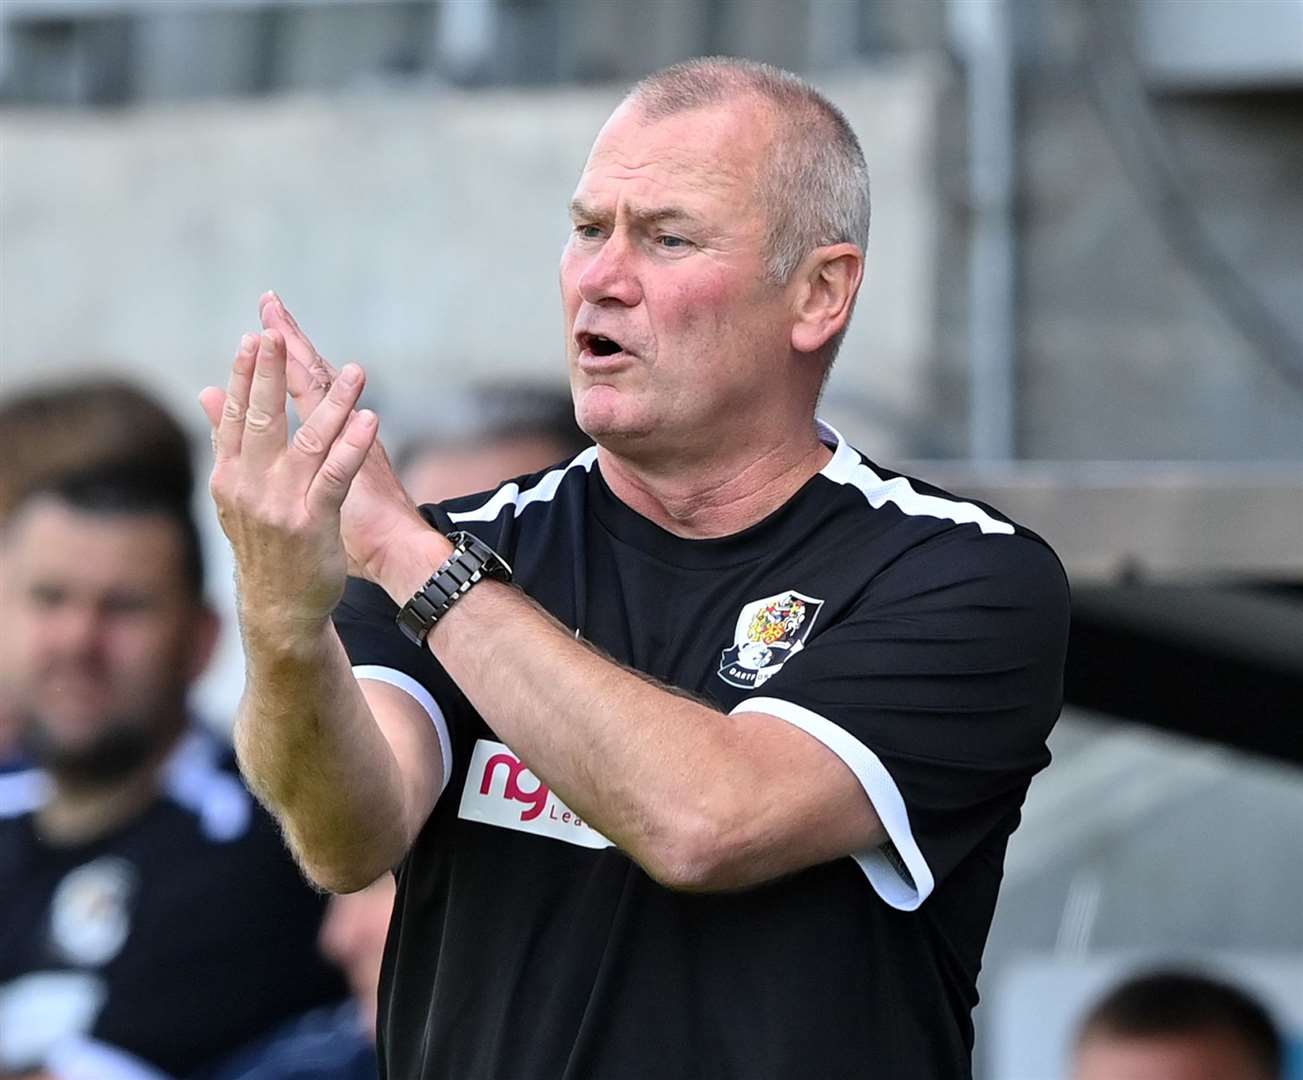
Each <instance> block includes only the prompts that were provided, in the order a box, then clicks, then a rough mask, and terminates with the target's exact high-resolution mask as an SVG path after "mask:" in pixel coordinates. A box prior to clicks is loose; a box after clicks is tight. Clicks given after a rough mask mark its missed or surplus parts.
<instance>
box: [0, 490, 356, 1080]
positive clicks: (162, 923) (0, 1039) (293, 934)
mask: <svg viewBox="0 0 1303 1080" xmlns="http://www.w3.org/2000/svg"><path fill="white" fill-rule="evenodd" d="M3 545H4V559H5V565H6V572H7V574H8V575H9V586H10V588H9V593H8V601H9V602H8V604H7V606H6V609H5V618H6V626H5V633H6V635H7V636H8V637H9V639H10V644H11V645H12V646H13V648H14V656H13V664H12V668H11V675H12V678H13V682H14V686H13V698H14V701H15V704H16V708H17V712H18V714H19V716H20V717H21V719H22V721H23V728H24V742H25V746H26V747H27V749H28V751H29V753H30V756H31V758H32V760H33V761H34V762H35V763H36V764H37V765H39V766H40V767H41V768H42V770H43V775H44V778H45V779H44V784H43V785H42V788H43V789H44V793H43V794H42V793H41V792H40V791H37V792H36V794H37V797H36V798H34V799H31V800H30V801H25V800H24V799H23V798H21V797H20V796H19V793H18V791H17V790H16V789H12V790H10V791H9V793H8V797H7V799H6V800H4V801H3V803H2V804H0V1075H3V1076H9V1075H11V1074H22V1075H26V1074H28V1073H35V1074H36V1075H39V1076H42V1077H44V1076H53V1077H59V1078H61V1080H80V1078H83V1077H84V1078H87V1080H91V1078H93V1080H138V1078H150V1080H156V1078H158V1077H160V1076H166V1075H173V1076H183V1075H187V1074H189V1073H190V1072H192V1071H193V1070H195V1069H196V1068H198V1067H200V1066H202V1065H204V1064H205V1063H207V1062H208V1061H209V1060H211V1059H213V1058H216V1057H217V1056H219V1055H222V1054H226V1053H229V1052H231V1051H232V1050H234V1049H235V1048H236V1047H238V1046H240V1045H242V1044H244V1043H245V1042H247V1041H248V1040H250V1039H251V1038H253V1037H255V1036H257V1035H259V1034H260V1033H262V1032H264V1031H266V1030H267V1029H269V1028H270V1027H272V1026H273V1025H275V1024H277V1023H278V1022H280V1021H281V1020H283V1019H284V1018H286V1017H288V1016H290V1015H293V1014H294V1013H296V1012H300V1011H302V1010H304V1009H306V1008H308V1007H310V1006H313V1005H316V1004H318V1003H320V1002H323V1001H326V1000H330V999H331V998H333V997H338V996H340V994H341V993H342V987H340V985H339V982H338V979H337V977H336V976H335V975H334V974H333V973H332V972H331V971H330V970H329V968H328V967H327V966H326V965H325V964H323V963H322V962H321V961H320V959H319V958H318V957H317V956H316V953H315V949H314V939H315V935H316V929H317V925H318V923H319V922H320V918H321V902H320V898H319V897H318V896H316V895H315V894H314V893H313V892H312V891H311V890H310V889H309V888H308V887H307V886H306V885H305V884H304V883H303V882H302V881H301V879H300V878H299V875H298V873H297V870H296V868H295V866H294V864H293V862H292V861H291V860H290V859H289V858H288V856H287V854H286V853H285V851H284V849H283V847H282V845H281V842H280V838H279V836H278V834H277V831H276V828H275V825H274V823H273V822H271V821H270V819H269V818H268V817H267V816H266V815H265V814H264V813H262V812H261V811H260V809H259V808H258V807H257V805H256V803H255V802H254V801H253V799H252V798H251V797H250V796H249V794H248V792H247V791H246V790H245V788H244V787H243V785H242V784H241V783H240V782H239V779H238V776H236V775H235V773H234V770H233V769H231V768H229V767H228V766H227V765H226V764H225V763H224V759H225V758H226V757H228V755H227V754H226V753H225V752H224V751H222V750H221V749H219V747H218V745H217V744H216V742H215V740H214V739H213V738H212V737H211V736H208V735H205V734H203V733H201V732H200V730H199V729H197V728H196V727H194V726H193V725H191V723H190V722H189V719H188V716H187V711H186V693H187V690H188V688H189V687H190V685H191V684H192V683H193V681H194V680H195V679H196V678H197V677H198V676H199V674H200V672H201V671H202V670H203V667H204V665H205V663H206V662H207V659H208V656H209V653H210V651H211V649H212V645H213V642H214V639H215V635H216V619H215V617H214V616H213V614H212V612H211V611H210V609H209V608H208V606H207V605H206V604H205V603H204V601H203V592H202V563H201V558H200V550H199V541H198V535H197V532H196V529H195V525H194V522H193V520H192V519H191V517H190V513H189V509H188V505H187V503H186V502H183V501H179V500H178V499H177V497H176V493H175V492H170V491H167V490H166V488H165V487H160V485H158V484H157V483H156V482H155V478H154V475H153V474H151V473H143V474H142V473H141V472H140V471H138V470H137V469H135V468H134V467H128V468H125V469H123V468H118V469H109V470H105V471H99V472H94V473H85V472H83V473H80V474H76V475H73V476H67V477H57V478H47V479H46V480H45V481H43V482H42V483H40V484H38V485H36V487H35V488H34V489H33V490H29V491H28V492H27V494H26V495H24V496H23V498H22V499H21V501H20V502H19V503H18V505H17V506H16V508H14V510H13V512H12V514H11V516H10V518H9V520H8V521H7V523H6V527H5V532H4V538H3Z"/></svg>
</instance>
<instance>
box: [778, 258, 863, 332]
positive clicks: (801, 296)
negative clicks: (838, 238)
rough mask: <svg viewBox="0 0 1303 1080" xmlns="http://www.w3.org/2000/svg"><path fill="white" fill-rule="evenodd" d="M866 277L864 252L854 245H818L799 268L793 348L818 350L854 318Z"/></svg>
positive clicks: (794, 311)
mask: <svg viewBox="0 0 1303 1080" xmlns="http://www.w3.org/2000/svg"><path fill="white" fill-rule="evenodd" d="M863 278H864V253H863V252H862V251H860V249H859V248H858V247H856V246H855V245H854V244H829V245H828V246H827V247H820V248H815V249H814V250H813V251H812V252H810V254H809V255H807V256H806V257H805V259H804V260H803V261H802V263H801V265H800V267H799V268H798V269H797V272H796V275H795V277H794V281H793V284H795V285H796V295H795V297H794V298H793V312H792V313H793V316H794V322H793V324H792V348H794V349H795V350H796V351H797V352H802V353H814V352H818V351H819V350H820V349H821V348H823V346H824V345H826V344H827V343H828V342H829V341H830V340H832V338H833V337H835V336H836V335H837V334H839V333H840V332H841V331H842V330H843V329H844V328H845V326H846V323H847V322H848V321H849V320H850V317H851V310H852V308H854V306H855V294H856V293H858V292H859V289H860V282H861V281H862V280H863Z"/></svg>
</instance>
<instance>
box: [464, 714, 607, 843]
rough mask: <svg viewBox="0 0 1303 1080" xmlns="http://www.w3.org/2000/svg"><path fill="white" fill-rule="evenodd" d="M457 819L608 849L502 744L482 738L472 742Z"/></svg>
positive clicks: (604, 841)
mask: <svg viewBox="0 0 1303 1080" xmlns="http://www.w3.org/2000/svg"><path fill="white" fill-rule="evenodd" d="M457 816H458V817H461V818H465V819H466V820H467V821H479V822H483V823H484V824H485V825H498V826H500V827H502V828H504V829H515V830H517V831H518V832H527V833H534V835H536V836H546V837H548V838H549V839H551V840H564V841H565V842H566V843H567V844H578V845H579V846H580V847H586V848H607V847H612V846H613V845H612V843H611V841H609V840H608V839H607V838H606V837H605V836H603V835H602V834H601V833H599V832H598V831H597V830H596V829H594V828H593V827H592V826H591V825H589V824H588V823H587V822H585V821H584V820H583V819H582V818H580V817H579V815H578V814H576V813H575V812H574V811H573V810H571V809H570V808H569V807H568V806H566V804H565V803H563V802H562V801H561V800H560V799H558V798H557V797H556V796H555V795H553V794H552V792H551V790H549V788H548V786H547V785H546V784H544V783H543V781H542V780H540V779H539V778H538V777H537V776H535V775H534V774H533V773H532V772H530V771H529V769H528V768H527V767H526V766H525V763H524V762H523V761H521V760H520V758H518V757H516V755H515V754H513V753H512V752H511V751H510V750H509V749H508V748H507V747H506V746H505V745H503V744H502V743H500V742H490V741H489V740H488V739H479V740H477V741H476V743H475V750H474V752H473V753H472V754H471V766H470V771H469V772H468V773H467V774H466V786H465V787H464V788H463V789H462V793H461V805H460V806H459V807H458V809H457Z"/></svg>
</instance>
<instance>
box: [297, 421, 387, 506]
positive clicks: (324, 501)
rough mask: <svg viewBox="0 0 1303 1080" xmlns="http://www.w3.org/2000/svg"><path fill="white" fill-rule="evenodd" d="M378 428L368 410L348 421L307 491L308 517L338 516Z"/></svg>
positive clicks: (377, 423) (377, 422)
mask: <svg viewBox="0 0 1303 1080" xmlns="http://www.w3.org/2000/svg"><path fill="white" fill-rule="evenodd" d="M379 426H380V424H379V421H378V420H377V418H376V414H375V413H373V412H372V411H371V410H370V409H363V410H362V411H361V412H358V413H354V414H353V416H352V417H350V418H349V421H348V424H347V425H346V426H345V428H344V431H343V434H341V435H340V437H339V438H338V439H336V440H335V444H334V445H333V446H332V447H331V448H330V453H328V454H327V455H326V460H325V461H323V462H322V463H321V468H320V469H318V470H317V475H316V476H315V477H313V479H312V486H311V487H309V488H308V494H307V497H306V500H305V501H306V506H307V509H308V513H310V514H312V515H313V516H314V517H315V516H317V515H320V514H327V513H330V514H337V513H338V512H339V508H340V506H341V505H342V504H343V502H344V496H345V495H347V494H348V489H349V485H350V484H352V483H353V478H354V477H355V476H357V473H358V470H359V469H361V468H362V463H363V462H364V461H365V460H366V455H367V452H368V451H369V450H370V449H371V445H372V444H373V443H374V442H375V440H376V432H377V430H379Z"/></svg>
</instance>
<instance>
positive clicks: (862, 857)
mask: <svg viewBox="0 0 1303 1080" xmlns="http://www.w3.org/2000/svg"><path fill="white" fill-rule="evenodd" d="M749 712H758V713H765V714H766V715H768V716H776V717H778V718H779V719H780V720H785V721H787V722H788V723H789V724H791V725H792V726H793V727H798V728H800V729H801V730H802V731H804V732H805V733H806V734H808V735H812V736H813V737H814V738H816V739H818V740H819V741H820V742H821V743H823V745H824V746H826V747H827V748H828V749H829V750H831V751H832V752H833V753H834V754H836V755H837V756H838V757H839V758H840V759H841V760H842V761H843V762H844V763H845V765H846V767H847V768H848V769H850V770H851V772H852V773H854V774H855V778H856V779H857V780H858V781H859V782H860V786H861V787H862V788H863V789H864V793H865V794H866V795H867V796H868V797H869V801H870V802H871V803H872V804H873V809H874V812H875V813H877V815H878V819H879V820H880V821H881V822H882V827H883V828H884V829H886V831H887V835H888V836H889V837H890V838H891V839H890V843H889V844H884V845H883V846H882V847H877V848H872V849H870V850H868V851H862V852H857V853H856V854H855V855H853V858H854V859H855V861H856V862H857V863H858V864H859V866H860V869H861V870H863V871H864V876H865V877H867V878H868V879H869V884H871V885H872V886H873V890H874V891H875V892H876V893H877V894H878V895H879V896H880V897H882V899H883V900H884V901H885V902H886V903H887V904H889V905H891V906H892V907H894V908H896V909H897V910H899V911H914V910H916V909H917V908H918V906H919V905H920V904H922V903H923V901H924V900H926V899H927V898H928V896H930V895H931V893H932V887H933V884H934V881H933V877H932V871H931V869H930V868H929V867H928V864H927V860H926V859H924V858H923V853H922V851H920V850H919V846H918V843H917V842H916V841H915V839H914V834H913V832H912V831H911V829H910V825H909V811H908V810H907V809H906V807H905V800H904V798H902V796H901V794H900V789H899V788H898V787H897V786H896V782H895V781H894V780H893V779H892V778H891V774H890V773H889V772H888V771H887V768H886V766H885V765H883V764H882V761H881V760H880V759H879V758H878V755H877V754H875V753H874V752H873V751H872V750H870V749H869V748H868V747H867V746H865V745H864V744H863V743H862V742H860V740H859V739H857V738H855V736H854V735H852V734H851V733H850V732H849V731H847V730H846V729H845V728H843V727H840V726H839V725H837V724H835V723H833V722H832V721H831V720H829V719H828V718H827V717H824V716H820V715H819V714H818V713H816V712H812V711H811V710H810V709H807V708H805V707H804V706H802V705H795V704H793V703H792V702H790V701H783V700H782V699H781V698H772V697H752V698H747V699H746V700H744V701H742V702H740V703H739V704H738V706H737V707H736V708H735V709H733V715H736V714H737V713H749ZM893 855H894V856H897V858H893ZM902 869H903V870H904V873H902V872H901V871H902Z"/></svg>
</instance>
